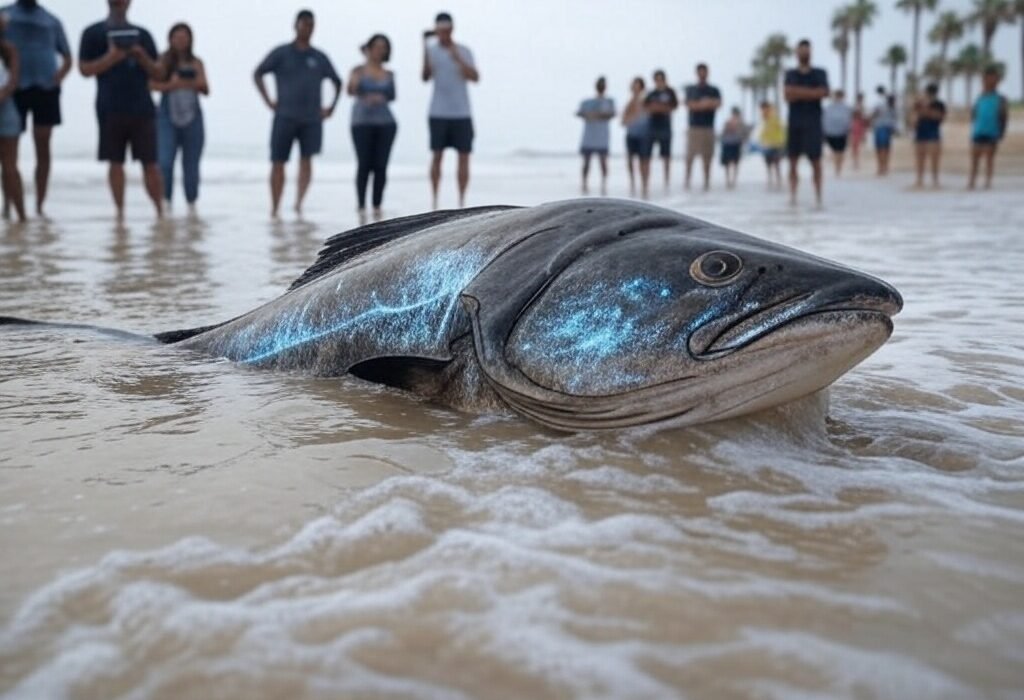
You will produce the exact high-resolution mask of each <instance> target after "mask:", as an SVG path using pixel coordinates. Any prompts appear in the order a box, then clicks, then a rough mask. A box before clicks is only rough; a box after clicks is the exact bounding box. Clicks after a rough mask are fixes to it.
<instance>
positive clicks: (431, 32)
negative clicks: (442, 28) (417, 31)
mask: <svg viewBox="0 0 1024 700" xmlns="http://www.w3.org/2000/svg"><path fill="white" fill-rule="evenodd" d="M434 36H437V32H435V31H434V30H433V29H427V30H426V31H424V32H423V38H424V39H429V38H431V37H434Z"/></svg>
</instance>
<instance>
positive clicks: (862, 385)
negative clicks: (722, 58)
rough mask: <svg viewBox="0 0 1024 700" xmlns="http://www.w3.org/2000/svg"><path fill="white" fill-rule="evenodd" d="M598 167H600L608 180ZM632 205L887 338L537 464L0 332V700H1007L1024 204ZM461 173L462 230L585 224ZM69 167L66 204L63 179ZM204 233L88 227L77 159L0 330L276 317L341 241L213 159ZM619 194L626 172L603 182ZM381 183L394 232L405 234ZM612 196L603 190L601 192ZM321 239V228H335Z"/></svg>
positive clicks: (1018, 182) (855, 191)
mask: <svg viewBox="0 0 1024 700" xmlns="http://www.w3.org/2000/svg"><path fill="white" fill-rule="evenodd" d="M616 165H618V164H616ZM746 167H747V169H748V172H746V173H744V177H745V178H746V181H745V182H743V183H742V184H741V188H740V191H739V192H737V193H726V192H721V191H715V192H712V193H711V194H709V195H697V194H695V195H692V196H682V195H678V196H677V195H672V196H661V197H657V198H656V199H655V201H656V202H658V203H661V204H665V205H667V206H673V207H677V208H680V209H681V210H683V211H686V212H687V213H690V214H694V215H696V216H700V217H704V218H708V219H711V220H713V221H716V222H719V223H722V224H725V225H729V226H732V227H735V228H738V229H740V230H743V231H747V232H750V233H754V234H756V235H760V236H762V237H765V238H768V239H771V240H776V241H780V242H782V243H786V244H790V245H794V246H797V247H800V248H802V249H805V250H808V251H810V252H813V253H816V254H820V255H822V256H825V257H829V258H833V259H837V260H840V261H842V262H845V263H847V264H850V265H853V266H855V267H858V268H860V269H863V270H865V271H867V272H870V273H872V274H875V275H878V276H880V277H882V278H883V279H886V280H887V281H889V282H891V283H893V284H894V285H895V286H896V287H897V288H898V289H900V291H901V292H902V293H903V295H904V298H905V301H906V307H905V310H904V311H903V313H902V314H901V315H900V316H898V317H897V319H896V331H895V334H894V335H893V338H892V339H891V340H890V342H889V343H888V344H887V345H885V346H884V347H883V348H882V349H881V350H880V351H879V352H878V353H876V354H875V355H874V356H872V357H871V358H869V359H868V360H867V361H866V362H864V363H863V364H862V365H860V366H859V367H857V368H856V369H854V370H853V371H852V372H850V373H849V374H848V375H846V376H845V377H843V378H842V379H841V380H840V381H839V382H838V383H837V384H836V385H834V387H833V388H832V389H831V391H830V394H829V396H828V397H827V398H826V397H824V396H818V397H812V398H810V399H807V400H804V401H801V402H799V403H797V404H793V405H790V406H788V407H785V408H783V409H780V410H776V411H773V412H770V413H767V414H762V415H758V416H754V417H751V418H747V419H743V420H734V421H728V422H723V423H717V424H712V425H708V426H703V427H699V428H692V429H687V430H672V431H650V430H635V431H629V432H623V433H616V434H606V435H575V436H568V437H566V436H560V435H555V434H551V433H547V432H545V431H543V430H539V429H537V428H536V427H535V426H534V425H532V424H529V423H526V422H525V421H522V420H520V419H516V418H513V417H509V416H472V415H467V414H462V413H458V412H454V411H451V410H448V409H445V408H442V407H438V406H433V405H430V404H425V403H422V402H420V401H417V400H416V399H414V398H410V397H408V396H405V395H403V394H401V393H399V392H396V391H393V390H390V389H384V388H379V387H376V386H373V385H369V384H365V383H362V382H360V381H358V380H350V379H338V380H324V379H310V378H305V377H301V376H292V375H281V374H273V373H267V372H257V371H251V370H247V369H244V368H242V367H239V366H236V365H232V364H230V363H226V362H221V361H216V360H209V359H204V358H197V357H194V356H190V355H189V356H186V355H183V354H182V353H181V352H180V351H177V350H175V349H172V348H167V347H154V346H152V345H148V344H143V343H138V342H134V341H132V340H128V339H118V338H113V337H110V336H105V335H99V334H95V333H89V332H77V331H61V330H53V329H26V328H19V329H5V330H4V332H3V333H2V335H0V445H2V446H3V450H2V453H0V581H2V586H0V625H2V631H0V693H4V692H6V693H8V694H9V695H10V696H11V697H19V698H20V697H25V698H37V697H87V698H94V697H95V698H109V697H115V696H117V697H129V698H141V697H156V698H178V697H281V696H285V695H287V696H290V697H294V698H307V697H308V698H327V697H332V698H333V697H339V696H344V697H388V698H391V697H394V698H404V697H436V698H471V697H472V698H478V697H488V698H491V697H493V698H513V697H515V698H519V697H531V698H565V697H579V698H598V697H616V698H622V697H629V698H664V697H670V696H678V695H681V694H687V695H692V696H694V697H716V698H748V697H751V698H755V697H756V698H833V697H855V698H903V697H929V698H965V697H980V696H987V697H1004V698H1011V697H1021V695H1020V694H1021V692H1022V689H1024V670H1022V669H1024V605H1022V603H1024V538H1021V537H1020V535H1019V532H1020V529H1021V527H1022V525H1024V437H1022V435H1024V428H1022V419H1024V311H1022V310H1021V309H1022V308H1024V291H1022V287H1021V282H1022V281H1024V278H1022V276H1021V270H1022V269H1024V241H1022V237H1021V235H1020V234H1021V231H1022V229H1024V209H1022V207H1021V206H1020V201H1021V194H1022V192H1024V179H1020V178H1016V179H1015V178H1004V179H1003V180H1001V181H999V182H998V183H997V184H998V188H997V190H995V191H993V192H987V193H978V194H976V195H972V196H967V195H966V194H964V193H962V192H959V191H954V190H949V191H945V192H942V193H930V192H929V193H922V194H912V193H909V192H906V191H904V190H903V189H901V187H902V182H901V180H900V178H894V181H893V182H889V183H878V182H875V181H873V180H868V179H855V178H854V179H851V180H850V181H845V182H840V183H829V185H828V194H827V206H826V209H825V211H824V212H815V211H811V210H809V209H807V208H804V207H800V208H797V209H795V210H793V209H790V208H788V207H787V206H786V205H785V203H784V200H783V199H782V198H781V197H780V195H779V194H778V193H769V192H766V191H765V190H764V188H763V187H762V186H761V184H760V167H759V165H758V166H756V167H754V168H751V166H750V165H747V166H746ZM575 168H576V164H575V163H574V162H572V161H565V162H559V161H540V160H538V161H519V162H513V163H511V164H505V165H498V164H491V165H488V164H486V163H483V164H481V165H480V166H478V167H477V169H476V171H475V175H474V177H475V180H474V183H473V189H472V194H473V200H474V201H473V203H480V204H482V203H491V202H503V203H521V204H531V203H537V202H541V201H546V200H550V199H557V198H562V197H568V196H572V195H573V193H574V191H573V190H574V186H575ZM62 173H63V174H62ZM207 173H208V176H207V181H206V184H205V189H204V193H203V197H204V200H203V218H202V219H201V221H198V222H189V221H187V220H186V219H185V218H176V219H172V221H171V222H169V223H168V224H165V225H163V226H153V225H151V224H150V223H149V221H148V212H147V211H146V209H145V208H144V206H143V205H142V203H141V202H139V201H138V200H139V199H140V194H139V191H138V189H137V188H135V189H132V190H130V197H132V198H133V199H134V200H135V201H134V204H133V207H134V209H132V210H131V211H130V216H129V221H128V223H127V225H126V226H125V227H123V228H117V227H114V226H113V225H112V224H111V223H110V221H109V218H108V209H107V200H106V197H105V192H104V191H103V189H102V179H101V177H97V176H98V175H101V173H98V172H97V171H96V168H95V167H94V166H93V165H92V164H73V163H72V164H66V165H65V167H64V168H58V175H60V178H61V179H59V181H58V182H56V183H55V186H54V190H53V194H52V198H53V206H52V212H51V213H52V215H53V217H54V221H53V223H49V224H43V223H39V222H33V223H30V224H29V225H28V226H26V227H24V228H22V229H15V228H7V229H5V230H3V232H2V238H0V314H16V315H23V316H30V317H34V318H41V319H52V320H57V319H63V320H72V321H77V322H83V323H97V324H102V325H104V326H112V327H117V328H124V329H128V330H136V331H146V332H152V331H157V330H166V329H170V328H178V327H187V326H190V325H199V324H203V323H209V322H212V321H216V320H221V319H224V318H227V317H230V316H231V315H234V314H236V313H239V312H242V311H245V310H247V309H249V308H252V307H254V306H256V305H257V304H258V303H261V302H263V301H266V300H268V299H271V298H273V297H275V296H277V295H278V294H279V293H280V292H281V291H282V290H283V288H284V287H285V286H287V284H288V283H289V282H290V280H291V279H293V278H294V277H296V276H297V275H298V274H299V273H300V272H301V271H302V269H304V267H305V266H306V265H307V264H308V263H309V262H311V260H312V259H313V257H314V256H315V254H316V250H317V249H318V247H319V245H320V242H321V241H322V239H323V238H325V237H326V236H327V235H330V234H331V233H334V232H335V231H336V230H340V229H343V228H346V227H348V226H350V225H351V224H352V223H353V221H352V220H351V219H352V215H351V214H349V213H348V210H347V207H348V202H349V201H350V192H349V187H350V184H349V180H348V179H347V178H348V175H349V173H348V170H347V168H344V169H343V168H341V167H340V166H338V167H335V168H334V169H332V167H330V166H325V167H324V168H321V169H320V170H318V180H317V181H316V182H315V183H314V190H313V194H312V197H313V199H312V201H311V203H310V211H309V212H308V217H309V221H310V222H313V223H301V222H291V221H286V222H285V223H283V224H279V225H271V224H268V223H267V221H266V219H265V218H264V214H265V192H264V183H263V177H264V174H263V173H262V171H260V170H259V169H258V168H254V167H253V166H250V165H247V164H239V163H220V164H217V163H211V164H210V165H209V166H208V170H207ZM616 175H618V173H616ZM425 194H426V192H425V187H424V185H423V183H422V182H421V180H420V169H419V168H417V169H408V170H401V169H398V170H397V171H396V173H395V175H394V177H393V178H392V184H391V189H390V192H389V197H390V199H389V201H390V202H392V203H393V204H392V206H393V207H394V211H393V213H395V214H401V213H412V212H415V211H417V210H418V209H420V208H422V206H423V204H424V201H423V200H424V199H425ZM612 194H614V195H618V194H622V193H621V192H618V191H613V192H612ZM329 222H330V223H329Z"/></svg>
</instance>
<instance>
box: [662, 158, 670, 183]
mask: <svg viewBox="0 0 1024 700" xmlns="http://www.w3.org/2000/svg"><path fill="white" fill-rule="evenodd" d="M661 162H662V166H663V168H664V170H665V189H666V190H667V189H668V179H669V174H670V173H671V172H672V159H671V158H669V157H668V156H664V157H663V158H662V159H661Z"/></svg>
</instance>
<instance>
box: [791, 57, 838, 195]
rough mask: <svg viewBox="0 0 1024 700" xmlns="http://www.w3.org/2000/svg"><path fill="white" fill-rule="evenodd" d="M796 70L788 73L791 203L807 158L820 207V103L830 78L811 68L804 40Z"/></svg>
mask: <svg viewBox="0 0 1024 700" xmlns="http://www.w3.org/2000/svg"><path fill="white" fill-rule="evenodd" d="M796 58H797V67H796V68H793V69H790V70H788V71H786V81H785V83H786V102H788V103H789V127H788V132H787V149H788V150H789V201H790V204H796V188H797V184H798V183H799V177H798V176H797V165H799V162H800V156H802V155H803V156H807V159H808V160H809V161H811V167H812V168H813V169H814V195H815V199H816V201H817V203H818V206H819V207H820V206H821V143H822V140H823V138H824V135H823V133H822V126H821V101H822V100H823V99H825V98H826V97H828V93H829V89H828V75H827V74H826V73H825V71H824V70H822V69H821V68H813V67H812V66H811V42H810V41H808V40H807V39H802V40H801V41H800V43H798V44H797V45H796Z"/></svg>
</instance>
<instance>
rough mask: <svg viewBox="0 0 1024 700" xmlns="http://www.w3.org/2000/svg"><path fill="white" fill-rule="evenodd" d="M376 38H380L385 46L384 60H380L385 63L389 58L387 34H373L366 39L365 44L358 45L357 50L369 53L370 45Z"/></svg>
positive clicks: (389, 43) (389, 47)
mask: <svg viewBox="0 0 1024 700" xmlns="http://www.w3.org/2000/svg"><path fill="white" fill-rule="evenodd" d="M378 39H380V40H382V41H383V42H384V46H385V47H386V48H385V49H384V60H382V61H381V63H387V62H388V61H390V60H391V40H390V39H388V38H387V36H385V35H384V34H374V35H373V36H371V37H370V38H369V39H368V40H367V42H366V43H365V44H363V45H362V46H360V47H359V50H360V51H362V52H363V54H365V55H369V53H370V47H371V46H373V42H375V41H377V40H378Z"/></svg>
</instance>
